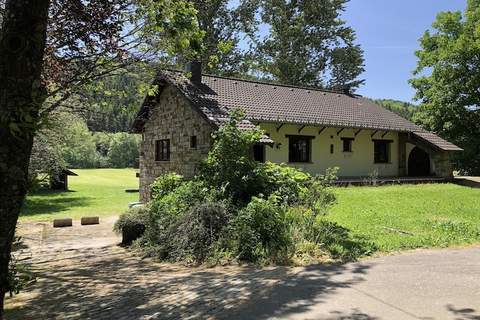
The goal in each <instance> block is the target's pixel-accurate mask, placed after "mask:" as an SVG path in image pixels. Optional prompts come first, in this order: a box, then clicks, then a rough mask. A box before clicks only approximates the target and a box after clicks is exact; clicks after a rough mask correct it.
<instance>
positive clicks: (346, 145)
mask: <svg viewBox="0 0 480 320" xmlns="http://www.w3.org/2000/svg"><path fill="white" fill-rule="evenodd" d="M341 139H342V142H343V152H352V142H353V140H354V139H353V138H341Z"/></svg>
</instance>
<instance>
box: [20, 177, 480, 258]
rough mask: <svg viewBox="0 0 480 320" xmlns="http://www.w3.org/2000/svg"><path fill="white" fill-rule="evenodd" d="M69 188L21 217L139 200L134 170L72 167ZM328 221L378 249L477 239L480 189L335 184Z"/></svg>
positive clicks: (74, 214)
mask: <svg viewBox="0 0 480 320" xmlns="http://www.w3.org/2000/svg"><path fill="white" fill-rule="evenodd" d="M74 171H75V172H76V173H78V175H79V176H78V177H69V184H70V191H69V192H43V193H38V194H34V195H29V196H28V197H27V203H26V206H25V207H24V209H23V211H22V214H21V218H20V219H21V220H51V219H53V218H60V217H71V218H74V219H78V218H80V217H82V216H87V215H98V216H110V215H118V214H120V213H122V212H124V211H125V210H126V208H127V204H128V203H130V202H133V201H137V200H138V193H126V192H125V189H127V188H133V189H135V188H138V178H136V177H135V170H134V169H82V170H74ZM336 193H337V196H338V203H337V204H336V205H335V206H334V207H333V208H332V210H331V211H330V213H329V214H328V216H327V219H329V220H331V221H335V222H337V223H339V224H340V225H342V226H344V227H346V228H348V229H350V230H352V232H353V233H354V234H355V235H359V236H363V237H367V238H368V239H370V240H371V241H373V242H375V243H376V244H377V245H378V246H379V249H380V251H383V252H389V251H397V250H402V249H410V248H419V247H445V246H450V245H465V244H470V243H480V189H473V188H469V187H462V186H458V185H454V184H423V185H400V186H385V187H349V188H336Z"/></svg>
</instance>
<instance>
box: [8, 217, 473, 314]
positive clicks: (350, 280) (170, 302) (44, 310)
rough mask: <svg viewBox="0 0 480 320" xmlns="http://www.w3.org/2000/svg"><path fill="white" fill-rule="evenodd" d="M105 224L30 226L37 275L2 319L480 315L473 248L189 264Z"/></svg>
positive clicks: (28, 243) (109, 223)
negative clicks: (143, 247)
mask: <svg viewBox="0 0 480 320" xmlns="http://www.w3.org/2000/svg"><path fill="white" fill-rule="evenodd" d="M24 227H25V226H24ZM110 227H111V222H109V221H107V222H104V223H103V224H102V225H100V226H93V227H80V226H76V227H74V228H72V229H62V230H58V231H57V230H53V229H51V228H48V227H43V226H40V227H39V226H38V225H29V226H27V229H28V230H30V231H29V232H26V239H27V240H26V242H27V245H28V246H29V248H28V249H27V251H28V250H30V252H31V253H32V258H31V261H32V262H33V266H34V268H35V272H37V273H38V275H39V281H38V283H37V284H35V285H34V287H33V288H31V289H30V290H29V291H28V292H24V293H21V294H20V295H18V296H15V297H14V298H13V299H8V300H7V308H9V309H10V311H9V313H8V314H7V315H8V316H7V319H96V320H101V319H115V320H120V319H311V320H313V319H315V320H323V319H332V320H333V319H361V320H368V319H470V320H472V319H477V320H480V248H479V247H476V248H466V249H447V250H418V251H414V252H409V253H404V254H400V255H396V256H386V257H380V258H375V259H370V260H366V261H361V262H357V263H350V264H346V265H322V266H309V267H301V268H300V267H298V268H288V267H275V268H264V269H256V268H252V267H221V268H211V269H188V268H184V267H181V266H175V265H170V264H160V263H155V262H152V261H150V260H146V259H144V260H142V259H141V258H139V257H135V256H133V255H132V254H131V253H129V252H128V251H126V250H125V249H122V248H119V247H117V246H115V245H112V243H114V242H116V241H118V238H115V236H114V235H112V234H111V233H110V231H109V230H110ZM69 230H70V231H69ZM60 239H61V240H62V241H61V242H60V241H59V240H60ZM61 243H64V244H63V245H62V244H61ZM62 246H63V247H62Z"/></svg>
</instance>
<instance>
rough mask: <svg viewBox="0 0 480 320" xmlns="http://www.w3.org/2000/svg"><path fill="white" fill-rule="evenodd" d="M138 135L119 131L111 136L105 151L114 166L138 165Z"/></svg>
mask: <svg viewBox="0 0 480 320" xmlns="http://www.w3.org/2000/svg"><path fill="white" fill-rule="evenodd" d="M139 145H140V136H139V135H133V134H128V133H125V132H120V133H117V134H115V135H113V136H112V140H111V141H110V147H109V150H108V153H107V156H108V162H109V164H110V165H111V166H112V167H114V168H126V167H138V157H139V152H138V151H139Z"/></svg>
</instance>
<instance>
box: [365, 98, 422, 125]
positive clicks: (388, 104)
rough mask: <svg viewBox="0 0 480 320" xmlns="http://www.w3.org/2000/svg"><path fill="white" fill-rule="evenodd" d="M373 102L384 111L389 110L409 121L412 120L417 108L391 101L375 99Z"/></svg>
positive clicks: (401, 102)
mask: <svg viewBox="0 0 480 320" xmlns="http://www.w3.org/2000/svg"><path fill="white" fill-rule="evenodd" d="M373 101H374V102H375V103H377V104H379V105H380V106H382V107H384V108H385V109H387V110H390V111H392V112H394V113H396V114H398V115H399V116H401V117H403V118H405V119H407V120H410V121H412V120H413V119H414V117H415V114H416V113H417V112H418V108H417V106H415V105H414V104H411V103H408V102H403V101H398V100H392V99H375V100H373Z"/></svg>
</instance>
